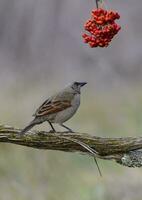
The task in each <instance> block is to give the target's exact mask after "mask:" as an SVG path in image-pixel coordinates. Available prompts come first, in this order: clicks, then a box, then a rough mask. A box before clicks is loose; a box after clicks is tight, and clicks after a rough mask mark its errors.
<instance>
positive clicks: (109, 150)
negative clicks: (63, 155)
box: [0, 125, 142, 167]
mask: <svg viewBox="0 0 142 200" xmlns="http://www.w3.org/2000/svg"><path fill="white" fill-rule="evenodd" d="M20 131H21V130H20V129H16V128H13V127H10V126H6V125H0V142H4V143H13V144H17V145H23V146H27V147H32V148H37V149H48V150H59V151H66V152H80V153H84V154H89V155H92V154H91V153H90V152H89V151H88V150H87V149H86V148H84V147H83V146H82V145H81V144H85V145H87V146H88V147H90V149H92V150H93V151H94V152H95V156H96V157H98V158H100V159H107V160H114V161H116V162H117V163H119V164H121V165H124V166H127V167H141V166H142V137H138V138H133V137H124V138H102V137H96V136H91V135H88V134H85V133H84V134H83V133H65V132H64V133H62V132H60V133H48V132H37V131H29V132H28V133H27V134H25V135H20V134H19V133H20ZM76 141H77V142H79V143H80V144H78V143H77V142H76Z"/></svg>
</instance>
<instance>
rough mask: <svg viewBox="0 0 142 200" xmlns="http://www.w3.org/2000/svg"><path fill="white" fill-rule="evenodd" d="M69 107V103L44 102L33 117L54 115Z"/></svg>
mask: <svg viewBox="0 0 142 200" xmlns="http://www.w3.org/2000/svg"><path fill="white" fill-rule="evenodd" d="M69 107H71V102H70V101H65V100H64V101H52V102H51V101H48V102H47V101H45V102H44V103H43V104H42V105H41V107H40V108H39V109H38V110H37V112H36V113H35V116H36V117H42V116H45V115H49V114H55V113H58V112H60V111H62V110H65V109H66V108H69Z"/></svg>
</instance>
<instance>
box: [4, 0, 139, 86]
mask: <svg viewBox="0 0 142 200" xmlns="http://www.w3.org/2000/svg"><path fill="white" fill-rule="evenodd" d="M105 2H106V4H107V7H108V8H110V9H111V8H112V9H115V10H117V11H118V12H119V13H120V15H121V20H120V21H119V23H120V25H121V26H122V30H121V31H120V32H119V34H118V35H117V36H116V37H115V38H114V40H113V41H112V44H111V45H110V47H108V48H104V49H101V48H96V49H95V48H94V49H91V48H89V47H88V46H87V45H86V44H84V43H83V42H82V38H81V34H82V31H83V24H84V22H85V21H86V20H87V19H88V18H89V17H90V11H91V10H92V9H93V7H95V3H94V1H93V0H85V1H84V0H77V1H76V0H24V1H23V0H0V83H2V84H1V86H0V87H2V88H3V84H4V85H5V86H8V85H10V86H12V85H14V87H15V84H17V82H19V84H21V83H23V84H33V85H34V84H35V83H36V84H37V85H38V84H40V83H42V84H43V83H45V84H47V83H48V84H49V85H51V84H55V85H58V84H59V85H60V84H61V85H63V84H65V83H68V82H71V81H72V80H87V81H90V83H91V84H92V86H93V85H94V84H95V86H96V87H98V88H101V87H102V88H103V87H108V88H109V87H111V86H114V85H115V84H116V85H120V86H121V85H122V86H123V85H126V84H129V83H132V84H133V83H138V84H140V83H141V76H142V67H141V62H142V56H141V54H142V53H141V52H142V45H141V40H142V39H141V38H142V37H141V32H142V26H141V21H142V15H141V10H142V1H141V0H137V1H133V0H129V1H118V0H106V1H105ZM55 87H56V86H55Z"/></svg>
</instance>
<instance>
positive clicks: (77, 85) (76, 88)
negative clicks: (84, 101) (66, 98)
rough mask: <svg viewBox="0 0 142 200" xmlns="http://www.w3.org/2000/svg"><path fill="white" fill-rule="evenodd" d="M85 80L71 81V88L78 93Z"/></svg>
mask: <svg viewBox="0 0 142 200" xmlns="http://www.w3.org/2000/svg"><path fill="white" fill-rule="evenodd" d="M86 84H87V82H73V83H72V85H71V88H72V89H73V90H74V91H75V92H77V93H80V89H81V87H83V86H84V85H86Z"/></svg>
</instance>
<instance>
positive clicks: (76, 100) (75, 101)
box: [54, 94, 80, 124]
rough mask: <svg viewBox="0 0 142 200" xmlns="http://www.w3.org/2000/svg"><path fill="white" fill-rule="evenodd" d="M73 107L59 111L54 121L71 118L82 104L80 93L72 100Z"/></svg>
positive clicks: (58, 121) (60, 121) (63, 120)
mask: <svg viewBox="0 0 142 200" xmlns="http://www.w3.org/2000/svg"><path fill="white" fill-rule="evenodd" d="M71 105H72V106H71V107H69V108H67V109H65V110H63V111H61V112H59V113H58V114H57V115H56V117H55V120H54V123H59V124H61V123H64V122H65V121H67V120H69V119H70V118H71V117H72V116H73V115H74V114H75V113H76V111H77V109H78V107H79V105H80V95H79V94H77V95H75V96H74V98H73V100H72V101H71Z"/></svg>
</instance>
